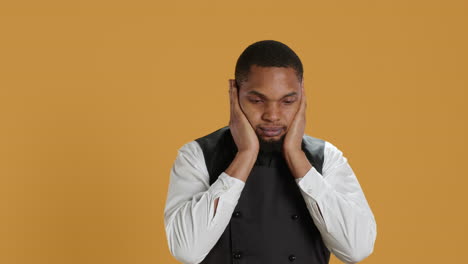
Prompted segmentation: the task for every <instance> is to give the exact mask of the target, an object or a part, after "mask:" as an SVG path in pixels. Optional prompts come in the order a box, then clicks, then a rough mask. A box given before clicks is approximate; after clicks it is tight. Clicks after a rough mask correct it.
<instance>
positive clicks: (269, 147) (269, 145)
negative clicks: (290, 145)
mask: <svg viewBox="0 0 468 264" xmlns="http://www.w3.org/2000/svg"><path fill="white" fill-rule="evenodd" d="M285 136H286V134H285V135H282V136H281V137H280V138H279V139H278V140H264V139H263V138H262V137H261V136H259V135H258V134H257V137H258V142H259V145H260V150H259V151H260V152H263V153H273V152H282V151H283V142H284V137H285Z"/></svg>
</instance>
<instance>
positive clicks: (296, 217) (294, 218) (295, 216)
mask: <svg viewBox="0 0 468 264" xmlns="http://www.w3.org/2000/svg"><path fill="white" fill-rule="evenodd" d="M291 218H292V219H293V220H297V219H298V218H299V216H298V215H297V214H294V215H291Z"/></svg>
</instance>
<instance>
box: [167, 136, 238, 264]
mask: <svg viewBox="0 0 468 264" xmlns="http://www.w3.org/2000/svg"><path fill="white" fill-rule="evenodd" d="M244 185H245V182H243V181H242V180H239V179H237V178H234V177H231V176H229V175H227V174H226V173H224V172H222V173H221V174H220V175H219V177H218V179H217V180H216V181H215V182H214V183H213V184H212V185H211V186H210V177H209V174H208V171H207V168H206V164H205V160H204V156H203V151H202V149H201V147H200V145H199V144H198V142H196V141H191V142H189V143H187V144H185V145H184V146H182V147H181V148H180V149H179V150H178V154H177V157H176V159H175V162H174V165H173V167H172V169H171V173H170V182H169V188H168V193H167V200H166V206H165V209H164V225H165V230H166V236H167V241H168V245H169V250H170V252H171V254H172V255H173V256H174V257H175V258H176V259H177V260H179V261H181V262H183V263H185V264H197V263H200V262H201V261H202V260H203V259H204V258H205V257H206V255H207V254H208V253H209V252H210V250H211V249H212V248H213V247H214V245H215V244H216V243H217V241H218V240H219V238H220V237H221V235H222V234H223V232H224V230H225V229H226V227H227V225H228V224H229V221H230V219H231V217H232V213H233V211H234V209H235V207H236V205H237V202H238V200H239V197H240V195H241V192H242V190H243V188H244ZM218 197H219V201H218V205H217V209H216V214H215V211H214V201H215V200H216V198H218Z"/></svg>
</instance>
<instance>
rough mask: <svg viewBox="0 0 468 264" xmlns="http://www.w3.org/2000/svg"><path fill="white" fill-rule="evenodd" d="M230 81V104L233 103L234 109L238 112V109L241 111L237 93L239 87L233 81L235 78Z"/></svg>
mask: <svg viewBox="0 0 468 264" xmlns="http://www.w3.org/2000/svg"><path fill="white" fill-rule="evenodd" d="M231 81H232V104H233V107H234V110H235V111H237V112H238V113H239V111H241V109H240V106H239V95H238V92H239V89H238V87H237V85H236V83H235V82H236V81H235V80H231Z"/></svg>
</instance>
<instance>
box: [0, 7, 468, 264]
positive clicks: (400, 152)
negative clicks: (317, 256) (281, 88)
mask: <svg viewBox="0 0 468 264" xmlns="http://www.w3.org/2000/svg"><path fill="white" fill-rule="evenodd" d="M467 11H468V4H467V2H466V1H462V0H460V1H454V0H451V1H447V0H445V1H443V0H438V1H422V0H421V1H414V0H412V1H408V0H398V1H369V0H366V1H272V0H268V1H235V2H233V1H171V2H169V1H167V2H166V1H165V2H158V1H147V0H144V1H143V0H136V1H123V0H117V1H91V0H87V1H74V2H73V3H70V1H49V0H45V1H3V2H2V3H1V5H0V122H1V123H0V125H1V127H0V263H5V264H10V263H15V264H16V263H18V264H23V263H24V264H26V263H28V264H38V263H47V264H56V263H57V264H59V263H60V264H63V263H67V264H69V263H73V264H74V263H77V264H78V263H80V264H83V263H87V264H88V263H93V264H94V263H96V264H97V263H99V264H104V263H109V264H110V263H112V264H120V263H128V264H130V263H139V264H144V263H158V264H159V263H164V264H172V263H178V262H177V261H176V260H175V259H173V258H172V256H171V255H170V254H169V251H168V248H167V242H166V237H165V232H164V224H163V211H164V205H165V200H166V194H167V185H168V181H169V172H170V168H171V167H172V163H173V161H174V159H175V157H176V154H177V150H178V148H180V147H181V146H182V145H183V144H185V143H187V142H189V141H191V140H194V139H195V138H197V137H199V136H202V135H206V134H207V133H209V132H211V131H214V130H215V129H218V128H220V127H222V126H225V125H227V123H228V118H229V112H228V111H229V97H228V81H227V80H228V79H229V78H232V77H233V76H234V66H235V62H236V60H237V58H238V56H239V55H240V53H241V52H242V51H243V50H244V49H245V48H246V47H247V46H248V45H249V44H251V43H253V42H255V41H258V40H263V39H275V40H279V41H282V42H284V43H285V44H287V45H289V46H290V47H291V48H292V49H294V50H295V51H296V52H297V54H298V55H299V57H300V58H301V59H302V62H303V64H304V71H305V72H304V78H305V86H306V89H307V94H308V99H307V100H308V109H307V129H306V133H307V134H309V135H312V136H315V137H319V138H322V139H325V140H327V141H330V142H332V143H333V144H335V145H336V146H337V147H338V148H340V149H341V150H342V151H343V153H344V155H345V156H346V157H347V158H348V161H349V162H350V165H351V166H352V168H353V170H354V171H355V173H356V175H357V177H358V179H359V181H360V183H361V186H362V188H363V190H364V192H365V194H366V197H367V199H368V202H369V204H370V206H371V208H372V210H373V212H374V215H375V217H376V221H377V241H376V244H375V248H374V253H373V254H372V255H371V256H370V257H368V258H367V259H366V260H364V261H363V262H362V263H379V264H385V263H392V264H394V263H461V262H463V261H464V260H463V259H466V257H465V251H466V246H467V243H466V237H467V235H468V230H467V223H468V213H467V210H466V208H467V206H466V202H467V201H468V199H467V198H468V196H467V193H468V191H467V189H466V188H467V182H468V180H467V176H468V175H467V172H466V167H465V165H466V164H467V154H466V150H467V148H468V142H467V135H468V131H467V128H468V125H467V118H466V114H467V112H468V106H467V104H466V101H467V99H468V98H467V88H468V87H467V86H468V76H467V73H468V56H467V55H468V52H467V50H468V49H467V47H468V38H467V32H468V30H467V27H468V18H467V15H466V14H467V13H468V12H467ZM464 103H465V104H464ZM331 263H340V262H339V261H338V260H337V259H336V258H335V257H332V261H331Z"/></svg>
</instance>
